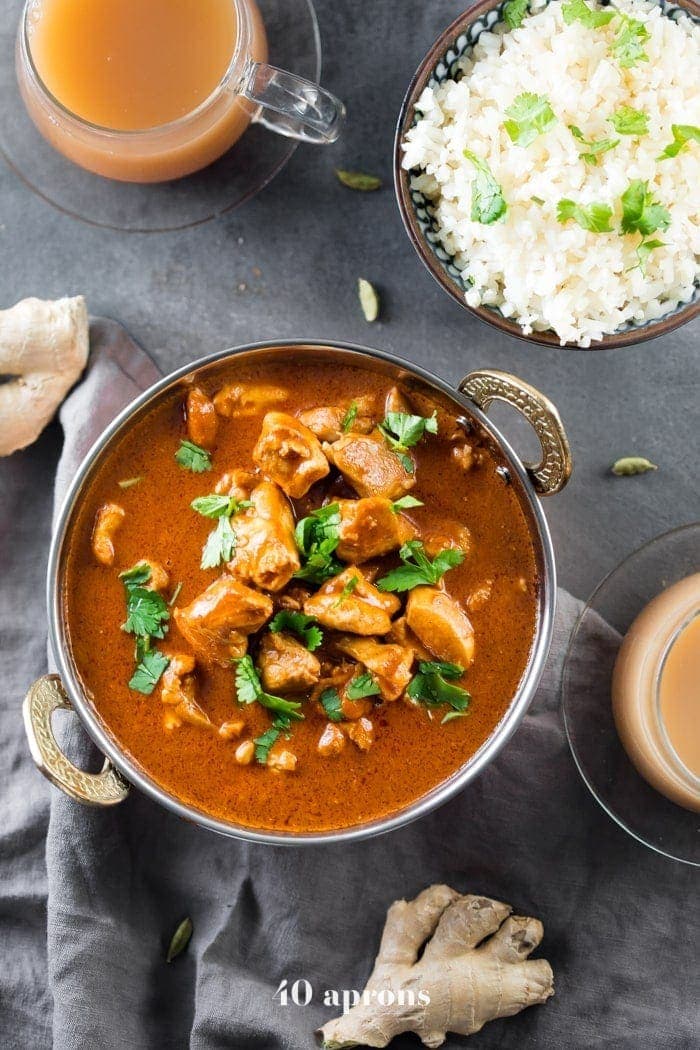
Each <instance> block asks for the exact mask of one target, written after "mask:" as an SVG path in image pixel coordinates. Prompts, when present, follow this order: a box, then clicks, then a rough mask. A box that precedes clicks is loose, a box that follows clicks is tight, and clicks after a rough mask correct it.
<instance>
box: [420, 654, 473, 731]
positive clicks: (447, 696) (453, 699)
mask: <svg viewBox="0 0 700 1050" xmlns="http://www.w3.org/2000/svg"><path fill="white" fill-rule="evenodd" d="M463 674H464V668H463V667H460V665H459V664H451V663H445V662H442V661H436V662H432V661H421V663H419V664H418V674H417V675H415V677H414V678H412V679H411V681H410V683H409V685H408V688H407V689H406V693H407V695H408V696H410V698H411V699H412V700H418V701H419V702H420V703H422V704H426V706H428V707H438V706H440V705H441V704H449V706H450V707H451V708H452V709H453V712H458V713H459V714H464V712H465V711H466V710H467V708H468V707H469V703H470V701H471V695H470V694H469V693H468V692H467V690H466V689H462V688H461V686H458V685H452V684H451V681H450V680H453V679H456V678H461V677H462V675H463ZM452 717H454V715H452ZM442 721H443V722H445V721H449V718H448V716H447V715H446V716H445V718H443V720H442Z"/></svg>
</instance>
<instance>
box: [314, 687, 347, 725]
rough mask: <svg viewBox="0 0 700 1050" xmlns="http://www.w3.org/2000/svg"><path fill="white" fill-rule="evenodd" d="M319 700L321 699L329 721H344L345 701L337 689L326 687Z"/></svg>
mask: <svg viewBox="0 0 700 1050" xmlns="http://www.w3.org/2000/svg"><path fill="white" fill-rule="evenodd" d="M319 700H320V701H321V705H322V707H323V710H324V711H325V712H326V715H327V717H328V719H329V721H331V722H342V721H343V718H344V715H343V701H342V700H341V699H340V693H339V692H338V690H337V689H324V690H323V692H322V693H321V695H320V697H319Z"/></svg>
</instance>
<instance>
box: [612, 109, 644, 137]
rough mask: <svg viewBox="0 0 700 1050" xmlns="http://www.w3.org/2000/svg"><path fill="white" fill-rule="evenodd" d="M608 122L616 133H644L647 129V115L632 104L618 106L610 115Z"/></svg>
mask: <svg viewBox="0 0 700 1050" xmlns="http://www.w3.org/2000/svg"><path fill="white" fill-rule="evenodd" d="M610 123H611V124H612V126H613V127H614V128H615V131H616V132H617V133H618V135H637V136H639V135H646V134H647V133H648V131H649V117H648V115H647V114H646V113H644V112H642V110H641V109H634V108H633V107H632V106H620V107H619V109H616V110H615V112H614V113H613V115H612V116H611V117H610Z"/></svg>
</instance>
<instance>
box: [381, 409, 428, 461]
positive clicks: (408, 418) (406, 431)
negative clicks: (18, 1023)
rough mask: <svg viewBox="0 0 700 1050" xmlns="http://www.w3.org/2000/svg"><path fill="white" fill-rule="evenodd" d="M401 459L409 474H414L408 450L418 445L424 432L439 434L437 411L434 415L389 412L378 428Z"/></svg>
mask: <svg viewBox="0 0 700 1050" xmlns="http://www.w3.org/2000/svg"><path fill="white" fill-rule="evenodd" d="M378 429H379V430H380V431H381V433H382V434H383V435H384V438H385V439H386V441H387V442H388V443H389V445H391V449H392V452H395V453H396V455H397V456H398V458H399V459H400V460H401V464H402V466H403V468H404V470H405V471H406V473H407V474H413V471H414V469H415V467H414V464H413V460H412V459H411V457H410V456H409V455H407V452H408V450H409V448H413V447H414V445H417V444H418V442H419V441H420V439H421V438H422V437H423V434H437V431H438V424H437V413H436V412H433V414H432V416H427V417H426V416H412V415H410V413H408V412H387V414H386V416H385V417H384V420H383V422H381V423H380V424H379V428H378Z"/></svg>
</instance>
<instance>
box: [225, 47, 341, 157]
mask: <svg viewBox="0 0 700 1050" xmlns="http://www.w3.org/2000/svg"><path fill="white" fill-rule="evenodd" d="M239 92H240V94H242V95H243V96H244V97H245V98H247V99H250V101H251V102H257V104H258V105H259V106H261V107H262V112H261V113H260V114H259V115H258V116H257V117H256V118H255V119H256V121H257V123H258V124H262V125H263V126H264V127H266V128H269V129H270V130H271V131H276V132H277V133H278V134H280V135H286V136H287V137H288V138H293V139H301V141H302V142H316V143H330V142H335V140H336V139H337V138H338V135H339V134H340V128H341V126H342V123H343V120H344V119H345V106H344V105H343V103H342V102H341V101H340V99H339V98H336V97H335V95H332V94H331V93H330V91H326V90H325V89H324V88H322V87H319V86H318V84H313V83H312V82H311V81H310V80H305V79H304V78H303V77H298V76H296V75H295V74H294V73H286V72H285V71H284V70H283V69H277V68H276V67H275V66H268V65H267V64H266V63H265V62H249V63H248V65H247V67H246V70H245V72H244V74H243V80H242V82H241V86H240V87H239Z"/></svg>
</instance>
